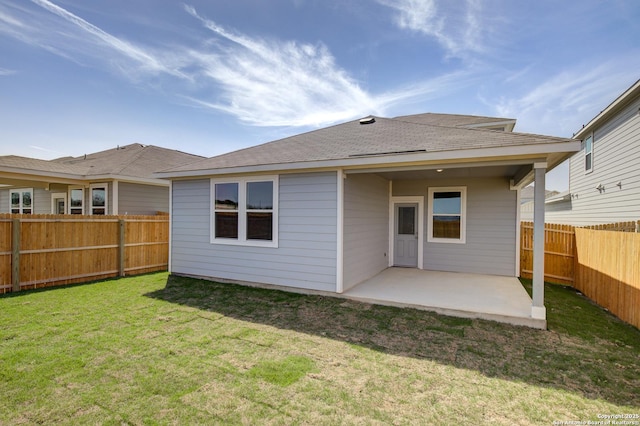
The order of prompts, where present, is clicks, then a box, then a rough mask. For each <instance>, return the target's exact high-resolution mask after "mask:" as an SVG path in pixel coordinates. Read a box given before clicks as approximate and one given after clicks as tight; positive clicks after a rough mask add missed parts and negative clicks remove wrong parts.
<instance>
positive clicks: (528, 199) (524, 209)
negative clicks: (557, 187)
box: [520, 186, 566, 222]
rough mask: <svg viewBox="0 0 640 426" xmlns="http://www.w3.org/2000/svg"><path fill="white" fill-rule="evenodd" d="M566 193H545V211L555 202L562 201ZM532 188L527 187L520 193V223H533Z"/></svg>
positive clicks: (549, 191)
mask: <svg viewBox="0 0 640 426" xmlns="http://www.w3.org/2000/svg"><path fill="white" fill-rule="evenodd" d="M565 195H566V193H560V192H558V191H551V190H546V191H545V195H544V198H545V210H546V211H547V212H548V211H550V209H551V208H553V206H554V205H555V204H554V203H556V202H557V200H562V199H563V198H564V196H565ZM533 207H534V205H533V186H527V187H526V188H523V189H522V191H520V221H521V222H532V221H533ZM547 222H548V221H547Z"/></svg>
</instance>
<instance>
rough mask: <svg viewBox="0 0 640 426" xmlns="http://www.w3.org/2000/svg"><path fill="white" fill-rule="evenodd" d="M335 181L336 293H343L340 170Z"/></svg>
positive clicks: (342, 177)
mask: <svg viewBox="0 0 640 426" xmlns="http://www.w3.org/2000/svg"><path fill="white" fill-rule="evenodd" d="M336 173H337V179H338V187H337V195H338V203H337V206H336V208H337V210H338V211H337V217H338V223H337V231H336V232H337V233H338V234H337V238H336V240H337V248H336V293H342V292H344V180H345V178H346V177H347V175H346V174H345V173H344V171H343V170H342V169H338V171H337V172H336Z"/></svg>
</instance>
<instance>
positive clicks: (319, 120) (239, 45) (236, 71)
mask: <svg viewBox="0 0 640 426" xmlns="http://www.w3.org/2000/svg"><path fill="white" fill-rule="evenodd" d="M186 10H187V11H188V12H189V13H190V14H191V15H192V16H194V17H196V18H197V19H199V20H200V21H201V22H202V24H203V25H204V26H205V27H206V28H208V29H209V30H210V31H212V32H213V33H214V34H215V35H217V36H218V37H220V39H221V41H222V42H223V43H218V44H215V45H214V46H215V49H216V50H215V51H214V52H206V53H205V52H202V51H195V50H191V51H190V52H189V55H190V56H191V58H192V59H193V61H194V62H195V63H196V64H197V65H198V66H199V67H200V71H199V72H200V73H202V75H203V76H204V77H206V78H207V79H209V80H210V81H211V83H212V84H215V85H217V86H218V87H219V89H220V90H221V96H219V98H218V99H217V100H216V101H210V100H209V101H201V102H199V103H200V104H201V105H204V106H208V107H212V108H216V109H219V110H223V111H226V112H228V113H230V114H233V115H235V116H236V117H238V118H239V119H240V120H242V121H244V122H247V123H250V124H253V125H259V126H284V125H287V126H313V125H324V124H327V123H332V122H336V121H340V120H345V119H350V118H355V117H357V116H361V115H364V114H368V113H377V112H378V111H379V110H380V108H381V106H380V105H378V102H377V101H376V99H375V98H374V97H372V96H371V95H370V94H368V93H367V92H366V91H365V90H363V89H362V88H361V87H360V86H359V84H358V83H357V82H356V81H354V80H353V79H352V78H351V77H350V76H349V75H348V74H347V72H346V71H345V70H343V69H342V68H340V67H339V66H338V65H337V64H336V63H335V59H334V57H333V56H332V55H331V53H330V52H329V49H328V48H327V47H326V46H325V45H323V44H322V43H318V44H316V45H311V44H306V43H297V42H294V41H278V40H271V41H267V40H262V39H256V38H250V37H248V36H245V35H242V34H237V33H233V32H231V31H228V30H226V29H224V28H222V27H221V26H219V25H217V24H216V23H215V22H213V21H211V20H208V19H205V18H203V17H201V16H199V15H198V14H197V12H196V11H195V10H194V9H193V8H191V7H187V8H186Z"/></svg>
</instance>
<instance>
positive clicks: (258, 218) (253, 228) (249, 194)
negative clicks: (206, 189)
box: [211, 177, 278, 247]
mask: <svg viewBox="0 0 640 426" xmlns="http://www.w3.org/2000/svg"><path fill="white" fill-rule="evenodd" d="M211 185H212V189H211V192H212V196H213V197H212V198H213V200H214V201H213V203H214V205H213V217H212V228H213V230H212V239H211V242H212V243H221V244H242V245H263V246H269V247H276V246H277V193H278V178H277V177H260V178H250V179H248V178H244V179H237V180H234V181H219V180H215V179H213V180H212V181H211Z"/></svg>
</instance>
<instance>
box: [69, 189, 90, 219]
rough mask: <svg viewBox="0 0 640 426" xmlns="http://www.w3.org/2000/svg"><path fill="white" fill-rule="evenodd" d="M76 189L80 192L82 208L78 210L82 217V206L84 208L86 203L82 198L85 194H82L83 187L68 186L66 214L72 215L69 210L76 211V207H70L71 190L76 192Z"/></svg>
mask: <svg viewBox="0 0 640 426" xmlns="http://www.w3.org/2000/svg"><path fill="white" fill-rule="evenodd" d="M76 189H79V190H80V191H82V206H81V207H80V209H81V210H82V211H81V213H80V215H84V206H85V204H86V202H85V201H86V200H85V199H84V196H85V193H84V186H70V187H69V193H68V197H67V200H68V203H67V213H68V214H73V213H71V210H72V209H73V210H76V209H78V207H73V206H72V205H71V192H72V191H73V190H76Z"/></svg>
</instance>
